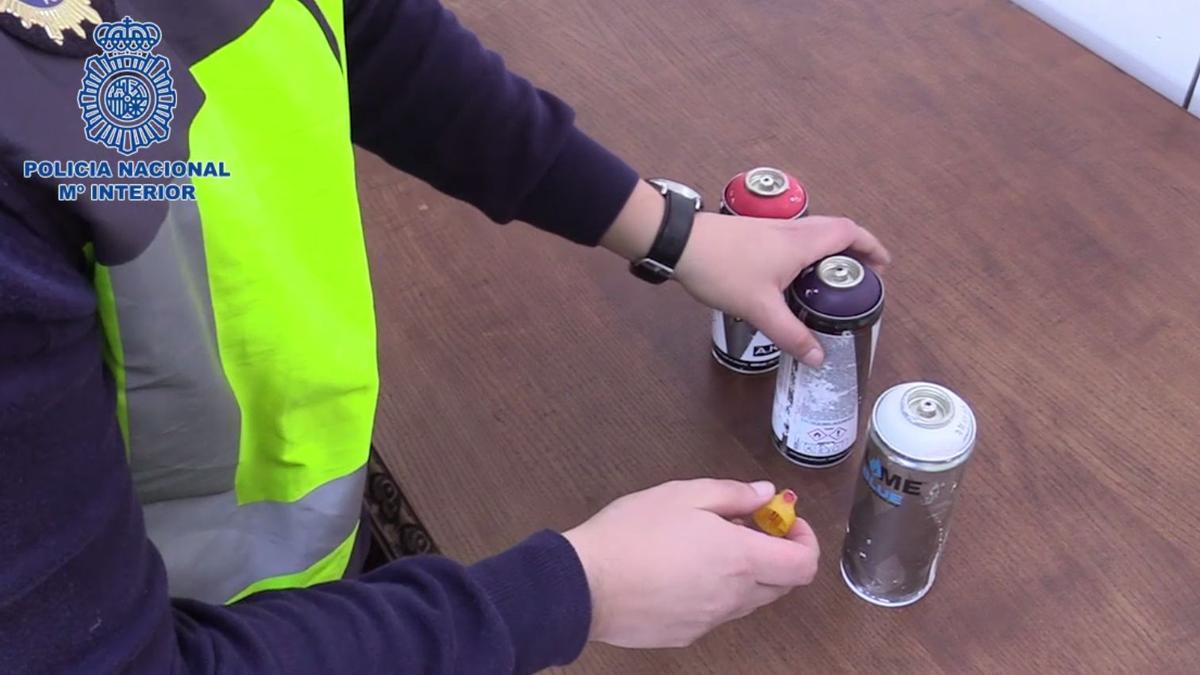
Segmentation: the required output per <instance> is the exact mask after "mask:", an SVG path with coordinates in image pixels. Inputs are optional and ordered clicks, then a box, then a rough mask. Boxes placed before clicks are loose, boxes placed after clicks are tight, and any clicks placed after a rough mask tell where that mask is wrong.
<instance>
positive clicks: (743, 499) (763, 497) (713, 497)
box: [672, 478, 775, 518]
mask: <svg viewBox="0 0 1200 675" xmlns="http://www.w3.org/2000/svg"><path fill="white" fill-rule="evenodd" d="M672 489H673V490H674V491H675V492H676V496H677V497H678V498H679V499H680V500H681V501H683V502H685V503H686V504H687V505H688V506H691V507H693V508H697V509H702V510H704V511H711V512H712V513H715V514H717V515H718V516H721V517H723V518H734V517H737V516H744V515H746V514H749V513H753V512H754V510H755V509H757V508H758V507H760V506H762V505H763V504H766V503H767V502H768V501H770V499H771V497H772V496H774V494H775V486H774V485H772V484H771V482H770V481H765V480H764V481H758V482H757V483H742V482H740V481H735V480H718V479H715V478H699V479H696V480H687V481H677V482H676V483H675V484H674V486H673V488H672Z"/></svg>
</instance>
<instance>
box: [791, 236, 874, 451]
mask: <svg viewBox="0 0 1200 675" xmlns="http://www.w3.org/2000/svg"><path fill="white" fill-rule="evenodd" d="M883 296H884V290H883V281H882V280H881V279H880V278H879V276H878V275H877V274H875V272H873V271H871V269H870V268H868V267H867V266H866V265H864V264H862V262H860V261H859V260H858V259H857V258H855V257H853V256H852V255H849V254H842V255H834V256H830V257H828V258H825V259H823V260H821V261H820V262H818V263H817V264H815V265H813V266H812V267H810V268H808V269H806V270H804V271H803V272H801V273H800V276H799V277H797V278H796V280H795V281H793V282H792V285H791V286H790V287H789V288H788V290H787V302H788V306H789V307H790V308H791V309H792V311H793V312H795V314H796V316H797V317H799V318H800V320H802V321H803V322H804V325H806V326H808V328H809V330H811V331H813V334H814V335H816V337H817V340H818V341H819V342H820V343H821V348H822V349H823V350H824V351H825V362H824V363H823V364H821V367H820V368H809V367H808V366H805V365H804V364H802V363H800V362H799V361H797V360H796V359H795V357H793V356H791V355H790V354H785V355H784V356H783V358H782V360H781V362H780V366H779V374H778V378H777V379H776V381H775V404H774V406H773V410H772V414H771V429H772V435H773V439H774V442H775V448H776V449H778V450H779V452H781V453H782V454H783V455H784V456H785V457H787V458H788V459H789V460H791V461H792V462H795V463H796V464H799V465H801V466H807V467H828V466H833V465H834V464H837V463H838V462H841V461H842V460H844V459H845V458H846V457H848V456H849V455H850V450H851V448H853V447H854V441H855V440H856V438H857V436H858V428H859V422H860V417H861V415H862V411H863V405H862V399H863V394H864V392H865V391H866V384H867V378H868V377H869V376H870V374H871V363H872V361H873V360H874V358H875V345H876V343H877V342H878V339H879V319H880V317H881V316H882V315H883Z"/></svg>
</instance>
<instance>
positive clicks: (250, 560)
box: [145, 467, 367, 603]
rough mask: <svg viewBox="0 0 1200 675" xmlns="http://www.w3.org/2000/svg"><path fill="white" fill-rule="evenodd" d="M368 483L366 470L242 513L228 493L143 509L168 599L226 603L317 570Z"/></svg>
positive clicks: (352, 522)
mask: <svg viewBox="0 0 1200 675" xmlns="http://www.w3.org/2000/svg"><path fill="white" fill-rule="evenodd" d="M366 476H367V470H366V467H363V468H361V469H359V470H357V471H355V472H354V473H351V474H349V475H347V476H343V477H341V478H337V479H335V480H332V481H329V482H328V483H325V484H324V485H322V486H321V487H319V488H317V489H316V490H313V491H312V492H310V493H308V494H307V495H305V496H304V497H303V498H302V499H300V501H297V502H256V503H253V504H243V505H241V506H238V503H237V497H236V496H235V495H234V493H233V492H226V493H224V494H219V495H212V496H209V497H191V498H188V499H174V500H171V501H166V502H158V503H157V504H150V505H148V506H146V507H145V513H146V528H147V529H148V530H149V531H150V538H151V539H152V540H153V541H154V544H155V545H156V546H158V549H159V551H160V552H161V553H162V556H163V560H164V562H165V563H166V565H167V574H168V579H167V582H168V586H169V589H170V592H171V595H172V596H174V597H180V598H193V599H196V600H202V601H204V602H210V603H222V602H226V601H228V600H229V599H230V598H232V597H233V596H234V595H236V594H237V593H239V592H240V591H242V590H243V589H245V588H246V587H247V586H249V585H250V584H252V583H254V582H255V581H258V580H260V579H265V578H267V577H274V576H279V575H283V574H293V573H296V572H302V571H304V570H306V569H308V568H309V567H312V566H313V565H315V564H316V563H317V562H319V561H320V560H321V559H322V558H324V557H325V556H327V555H329V553H330V552H332V551H333V550H334V549H335V548H337V546H338V545H339V544H341V543H342V542H344V541H346V538H347V537H349V536H350V534H351V533H352V532H353V531H354V528H355V526H357V525H358V521H359V516H360V515H361V506H360V505H361V504H362V495H363V489H364V488H365V486H366ZM347 507H349V513H347ZM231 563H234V564H231Z"/></svg>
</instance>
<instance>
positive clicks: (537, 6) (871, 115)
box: [361, 0, 1200, 675]
mask: <svg viewBox="0 0 1200 675" xmlns="http://www.w3.org/2000/svg"><path fill="white" fill-rule="evenodd" d="M450 5H451V6H452V7H453V8H454V9H455V10H456V11H457V12H458V13H459V15H460V17H461V18H462V20H463V21H464V22H465V23H466V24H467V25H468V26H471V27H472V28H474V29H475V30H477V31H478V32H479V34H480V36H481V37H482V38H483V40H484V41H485V42H486V43H487V44H488V45H489V46H491V47H492V48H494V49H496V50H497V51H499V52H501V53H502V54H504V55H505V56H506V58H507V59H508V61H509V64H510V65H511V66H512V67H513V68H514V69H515V70H517V71H519V72H522V73H524V74H526V75H528V76H529V77H531V78H532V79H534V80H535V81H536V82H537V83H538V84H540V85H542V86H544V87H546V88H548V89H550V90H552V91H554V92H556V93H557V94H559V95H560V96H562V97H563V98H565V99H567V100H568V101H570V102H571V103H573V104H574V105H575V106H576V108H577V109H578V112H579V119H580V124H581V125H582V126H583V127H584V128H585V129H586V130H588V131H589V132H591V133H592V134H593V135H595V136H596V137H598V138H599V139H601V140H602V141H603V142H605V143H606V144H607V145H609V146H610V147H611V148H613V149H614V150H616V151H618V152H619V153H621V154H622V155H623V156H624V157H626V158H627V159H628V160H629V161H630V162H631V163H633V164H635V165H636V166H637V167H638V168H639V170H641V171H643V172H644V173H645V174H646V175H654V174H664V175H668V176H671V177H674V178H678V179H681V180H684V181H685V182H690V183H692V184H694V185H696V186H698V187H700V188H702V190H703V192H704V193H705V196H706V198H707V199H708V200H710V202H715V200H716V199H717V196H718V194H719V190H720V189H721V187H722V186H723V185H724V182H725V181H726V180H727V179H728V178H729V176H731V175H733V174H734V173H736V172H737V171H739V170H743V169H745V168H748V167H750V166H754V165H759V164H772V165H777V166H780V167H783V168H786V169H788V170H790V171H792V172H794V173H796V174H798V175H799V176H801V178H802V180H804V181H805V182H806V183H807V184H808V186H809V188H810V189H811V192H812V194H813V206H814V209H813V210H814V212H815V213H827V214H844V215H849V216H851V217H853V218H855V219H857V220H858V221H859V222H861V223H863V224H865V225H867V226H869V227H871V228H872V229H873V230H874V231H875V232H877V233H878V234H879V235H880V236H881V237H882V238H883V239H884V240H885V241H886V242H887V243H888V245H889V246H890V248H891V249H892V251H893V253H894V254H895V257H896V261H897V262H896V264H895V265H894V268H893V269H892V270H890V272H889V274H888V277H887V281H888V284H889V303H890V304H889V306H888V309H887V312H886V314H885V317H884V323H883V334H882V337H881V340H880V348H879V354H878V361H877V370H876V372H875V374H874V376H873V379H872V383H871V392H870V394H869V399H870V400H873V399H874V397H875V396H876V395H877V394H878V393H880V392H882V391H883V389H885V388H886V387H887V386H889V385H891V384H894V383H897V382H901V381H908V380H914V379H931V380H934V381H938V382H942V383H944V384H946V385H948V386H950V387H951V388H953V389H955V390H956V391H958V392H959V393H961V394H962V395H963V396H964V397H966V398H967V400H968V401H970V402H971V403H972V405H973V406H974V408H975V409H976V412H977V415H978V417H979V423H980V436H979V439H980V440H979V446H978V448H977V454H976V456H975V459H974V460H973V463H972V465H971V467H970V468H969V470H968V477H967V481H966V484H965V489H964V490H963V492H962V495H961V498H960V500H959V503H958V506H957V510H956V513H955V516H954V520H953V525H952V528H951V534H950V538H949V545H948V552H947V556H946V558H945V560H944V563H943V565H942V567H941V569H940V571H939V576H938V580H937V583H936V585H935V586H934V589H933V591H932V592H931V593H930V595H929V596H928V597H926V598H925V599H924V600H922V601H921V602H919V603H917V604H916V605H914V606H912V607H909V608H906V609H900V610H885V609H880V608H876V607H872V606H869V605H867V604H865V603H863V602H862V601H860V600H858V599H856V598H855V597H854V596H852V595H851V594H850V592H849V591H848V590H847V589H846V588H845V587H844V585H843V582H842V580H841V578H840V575H839V574H838V571H837V557H838V553H839V551H840V546H841V540H842V534H843V531H844V527H845V520H846V516H847V510H848V504H849V498H850V490H851V488H852V486H853V481H854V473H855V471H856V470H857V468H858V461H859V459H860V457H861V450H856V452H855V455H854V456H853V458H852V459H851V460H850V461H849V462H847V463H845V464H843V465H842V466H840V467H838V468H836V469H833V470H828V471H824V472H818V471H805V470H801V469H798V468H795V467H793V466H792V465H790V464H789V463H787V462H786V461H785V460H783V459H782V458H781V457H779V456H777V455H776V454H775V452H774V451H773V450H772V449H771V446H770V441H769V440H768V424H769V412H770V405H771V396H772V387H773V376H770V375H768V376H759V377H746V376H738V375H735V374H732V373H730V372H727V371H725V370H723V369H722V368H720V367H719V366H718V365H716V364H715V363H714V362H713V361H712V359H711V357H710V356H709V353H708V350H709V336H708V321H709V315H708V312H707V310H706V309H704V308H703V307H701V306H700V305H698V304H696V303H694V302H693V301H692V300H691V299H690V298H689V297H687V295H686V294H685V292H684V291H683V290H682V289H681V288H680V287H678V286H677V285H668V286H667V287H663V288H651V287H650V286H647V285H645V284H642V283H641V282H638V281H637V280H635V279H634V278H633V277H632V276H630V275H629V274H628V273H627V272H626V270H625V266H624V264H623V263H622V261H620V260H618V259H616V258H615V257H613V256H611V255H608V254H607V253H605V252H603V251H591V250H585V249H583V248H579V247H574V246H572V245H569V244H566V243H563V242H561V241H558V240H556V239H555V238H553V237H551V236H550V235H546V234H543V233H540V232H537V231H534V230H532V229H531V228H529V227H527V226H524V225H520V224H514V225H510V226H507V227H499V226H496V225H493V224H491V223H489V222H488V221H486V220H485V219H484V218H483V217H482V216H481V215H480V214H479V213H478V212H476V211H475V210H473V209H472V208H470V207H468V206H464V205H461V204H457V203H454V202H452V201H450V200H448V199H447V198H445V197H442V196H440V195H437V194H436V193H433V192H432V191H431V190H429V189H428V188H427V187H425V186H423V185H421V184H420V183H418V182H417V181H415V180H413V179H411V178H408V177H405V176H402V175H400V174H398V173H396V172H394V171H393V170H391V169H389V168H387V167H386V166H384V165H383V164H382V163H380V162H379V161H378V160H377V159H374V158H371V157H367V156H364V157H363V158H362V161H361V181H362V194H363V206H364V213H365V218H366V221H367V228H368V240H369V246H370V250H371V258H372V261H373V265H374V278H375V282H376V296H377V297H376V302H377V305H378V308H379V322H380V325H379V330H380V354H381V359H382V368H383V394H382V398H381V402H380V408H379V416H378V429H377V433H376V441H377V444H378V446H379V449H380V451H381V452H382V453H384V455H385V456H386V460H387V464H388V465H389V467H390V468H391V470H392V471H393V472H394V473H395V474H397V476H398V477H399V479H400V481H401V482H402V484H403V485H404V487H405V490H406V492H407V493H408V494H409V495H410V496H411V498H412V500H413V503H414V505H415V507H416V510H417V511H418V513H419V515H420V517H421V518H422V520H424V521H425V522H426V524H427V525H428V526H429V527H430V529H431V531H432V533H433V535H434V537H435V538H436V540H437V543H438V544H439V546H440V547H441V548H442V550H443V551H444V552H445V553H447V554H449V555H451V556H454V557H457V558H461V559H464V560H472V559H477V558H479V557H483V556H485V555H488V554H491V553H494V552H497V551H499V550H501V549H503V548H504V547H506V546H508V545H511V544H512V543H515V542H516V541H517V540H519V539H520V538H522V537H524V536H525V535H526V534H528V533H530V532H532V531H533V530H535V529H537V528H541V527H554V528H567V527H570V526H572V525H574V524H576V523H577V522H579V521H581V520H582V519H584V518H586V517H587V516H588V515H589V514H591V513H593V512H595V511H596V510H598V509H599V508H600V507H602V506H603V505H604V504H605V503H607V502H608V501H610V500H612V499H613V498H615V497H617V496H619V495H621V494H624V493H627V492H630V491H633V490H636V489H640V488H643V487H647V486H649V485H652V484H655V483H658V482H661V481H664V480H668V479H672V478H682V477H696V476H710V475H711V476H722V477H733V478H740V479H757V478H762V477H767V478H770V479H772V480H774V481H776V482H777V483H778V484H779V485H781V486H790V487H792V488H794V489H796V490H797V491H798V492H799V493H800V504H799V507H800V512H801V515H802V516H803V517H805V518H807V519H809V520H810V521H811V522H812V524H813V526H814V528H815V530H816V532H817V533H818V535H819V537H820V540H821V542H822V544H823V547H824V551H825V553H824V556H823V559H822V570H821V573H820V574H819V576H818V578H817V580H816V582H815V583H814V584H813V585H812V586H811V587H809V588H807V589H803V590H800V591H797V592H795V593H793V594H792V595H790V596H788V597H787V598H785V599H783V600H781V601H780V602H778V603H776V604H775V605H773V606H771V607H769V608H768V609H766V610H763V611H761V612H759V613H757V614H756V615H754V616H752V617H749V618H747V619H745V620H742V621H740V622H737V623H734V624H732V625H729V626H726V627H723V628H721V629H719V630H717V631H716V632H714V633H713V634H712V635H710V636H709V637H707V638H705V639H703V640H702V641H700V642H699V643H697V644H696V645H694V646H693V647H691V648H689V649H686V650H666V651H656V652H635V651H624V650H618V649H613V648H607V647H591V648H589V649H588V650H587V652H586V653H585V655H584V657H583V658H582V659H581V660H580V661H579V663H577V664H576V665H574V666H572V667H570V668H568V669H566V670H567V672H571V673H622V674H625V673H655V674H658V673H680V674H683V673H687V674H688V675H693V674H701V673H719V674H727V673H780V674H783V673H797V672H813V673H829V672H893V673H910V672H913V673H915V672H922V673H931V672H946V673H1008V672H1014V673H1015V672H1030V673H1048V672H1089V673H1117V672H1139V673H1184V672H1196V669H1197V667H1200V666H1198V665H1197V663H1200V660H1198V652H1200V647H1198V646H1197V645H1198V644H1200V628H1198V627H1200V524H1198V523H1200V468H1198V467H1200V463H1198V462H1197V461H1196V455H1197V452H1196V438H1197V437H1200V346H1198V343H1197V339H1196V336H1197V335H1198V334H1200V312H1198V307H1200V270H1198V269H1197V266H1196V260H1197V256H1198V255H1200V224H1198V223H1197V222H1196V220H1197V216H1198V214H1200V121H1198V120H1197V119H1195V118H1194V117H1191V116H1189V115H1188V114H1187V113H1186V112H1185V111H1183V110H1180V109H1179V108H1177V107H1175V106H1173V105H1172V104H1171V103H1170V102H1168V101H1166V100H1165V99H1162V98H1160V97H1159V96H1157V95H1155V94H1154V93H1153V92H1151V91H1150V90H1148V89H1146V88H1145V87H1143V86H1142V85H1140V84H1139V83H1137V82H1136V81H1134V80H1133V79H1131V78H1129V77H1127V76H1125V75H1123V74H1122V73H1120V72H1119V71H1117V70H1116V69H1114V68H1112V67H1111V66H1109V65H1107V64H1105V63H1104V62H1103V61H1101V60H1100V59H1099V58H1097V57H1095V56H1094V55H1092V54H1090V53H1088V52H1086V51H1085V50H1083V49H1082V48H1080V47H1079V46H1077V45H1076V44H1074V43H1073V42H1071V41H1070V40H1069V39H1067V38H1065V37H1063V36H1061V35H1060V34H1058V33H1056V32H1055V31H1054V30H1053V29H1051V28H1049V27H1047V26H1045V25H1043V24H1042V23H1040V22H1039V21H1038V20H1036V19H1035V18H1034V17H1032V16H1030V15H1028V14H1026V13H1024V12H1023V11H1021V10H1020V9H1018V8H1016V7H1014V6H1012V5H1010V4H1008V3H1006V2H1001V1H999V0H893V1H890V2H876V1H874V0H837V1H834V0H723V1H718V0H659V2H654V3H647V2H642V1H640V0H606V1H605V2H587V1H585V0H557V1H556V2H541V1H536V0H525V1H522V2H518V1H503V0H490V1H486V2H481V1H478V0H474V1H469V0H453V1H452V2H450Z"/></svg>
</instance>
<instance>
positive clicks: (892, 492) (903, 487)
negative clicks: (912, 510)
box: [863, 457, 925, 506]
mask: <svg viewBox="0 0 1200 675" xmlns="http://www.w3.org/2000/svg"><path fill="white" fill-rule="evenodd" d="M863 480H865V481H867V485H870V486H871V491H872V492H874V493H875V494H876V495H879V498H880V499H882V500H883V501H885V502H887V503H889V504H891V505H893V506H900V505H901V504H903V503H904V495H913V496H916V497H919V496H921V486H922V485H924V484H925V483H924V482H923V481H919V480H912V479H911V478H905V477H903V476H901V475H899V474H894V473H891V472H890V471H888V470H887V467H885V466H884V465H883V462H882V461H880V459H879V458H878V457H872V458H871V460H870V461H869V462H867V463H866V464H865V465H864V466H863Z"/></svg>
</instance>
